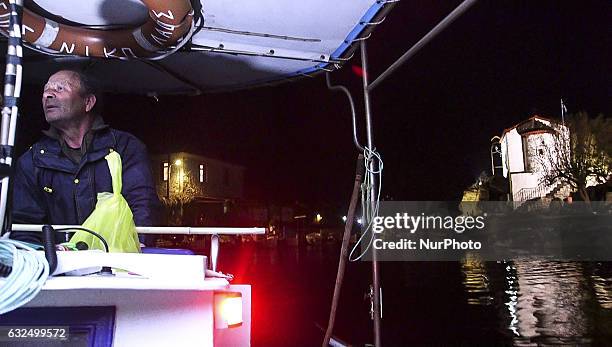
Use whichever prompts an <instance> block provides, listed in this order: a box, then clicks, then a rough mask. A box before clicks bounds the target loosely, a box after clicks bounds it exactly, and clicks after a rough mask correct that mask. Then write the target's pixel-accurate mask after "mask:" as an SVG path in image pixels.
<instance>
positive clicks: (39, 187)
mask: <svg viewBox="0 0 612 347" xmlns="http://www.w3.org/2000/svg"><path fill="white" fill-rule="evenodd" d="M42 106H43V109H44V113H45V119H46V121H47V123H49V125H50V128H49V130H46V131H44V132H43V133H44V136H43V138H42V139H40V140H39V141H38V142H36V143H35V144H34V145H33V146H32V147H31V148H30V149H29V150H28V151H27V152H26V153H25V154H23V155H22V156H21V157H20V158H19V160H18V162H17V165H16V171H15V175H14V188H13V212H12V217H13V223H26V224H70V225H80V224H82V223H83V222H84V221H85V220H86V219H87V217H88V216H89V215H90V214H91V212H92V211H93V210H94V208H95V206H96V201H97V193H100V192H112V181H111V175H110V171H109V167H108V165H107V162H106V160H105V156H106V155H107V154H108V153H109V152H111V151H116V152H117V153H119V155H120V156H121V161H122V167H123V171H122V186H123V187H122V192H121V193H122V195H123V196H124V197H125V199H126V200H127V202H128V205H129V207H130V209H131V210H132V213H133V216H134V222H135V224H136V225H137V226H151V225H154V224H155V222H156V216H157V212H158V208H159V206H160V204H159V200H158V198H157V194H156V191H155V186H154V184H153V178H152V174H151V168H150V164H149V158H148V155H147V150H146V147H145V145H144V144H143V143H142V142H141V141H139V140H138V139H137V138H136V137H134V136H133V135H131V134H128V133H126V132H122V131H119V130H115V129H112V128H110V127H109V126H108V125H106V124H105V123H104V121H103V120H102V117H101V116H100V114H99V110H98V109H99V106H100V102H99V96H98V93H97V90H96V89H95V86H94V84H93V83H92V80H91V78H90V77H89V76H88V75H86V74H85V73H83V72H80V71H76V70H61V71H58V72H57V73H55V74H53V75H52V76H51V77H50V78H49V81H48V82H47V84H46V85H45V87H44V91H43V96H42ZM11 237H12V238H14V239H18V240H22V241H28V242H34V243H40V242H41V241H40V233H36V232H13V233H12V235H11Z"/></svg>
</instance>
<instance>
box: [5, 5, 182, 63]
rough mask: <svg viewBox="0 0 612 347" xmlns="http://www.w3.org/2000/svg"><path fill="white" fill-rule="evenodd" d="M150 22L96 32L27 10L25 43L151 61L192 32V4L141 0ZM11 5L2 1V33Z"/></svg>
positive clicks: (72, 52) (65, 51)
mask: <svg viewBox="0 0 612 347" xmlns="http://www.w3.org/2000/svg"><path fill="white" fill-rule="evenodd" d="M141 1H142V2H143V3H144V4H145V5H146V6H147V8H148V10H149V19H148V20H147V21H146V22H145V23H144V24H143V25H141V26H140V27H136V28H130V29H121V30H94V29H85V28H79V27H74V26H69V25H65V24H60V23H57V22H55V21H53V20H50V19H48V18H44V17H41V16H39V15H38V14H36V13H34V12H32V11H30V10H28V9H26V8H24V9H23V20H22V23H23V28H22V35H23V39H24V40H25V41H26V42H29V43H30V44H32V45H34V46H37V47H39V48H46V49H50V50H52V51H55V52H58V53H61V54H67V55H77V56H83V57H103V58H135V57H151V56H154V55H155V54H156V52H158V51H161V50H164V49H166V48H168V47H169V46H172V45H173V44H175V43H176V42H177V41H178V40H179V39H180V38H181V37H183V35H185V34H186V33H187V32H188V31H189V30H190V28H191V25H192V21H193V9H192V7H191V3H190V2H189V0H172V1H168V0H141ZM9 8H10V7H9V1H8V0H0V30H1V31H3V32H5V33H6V32H7V31H8V26H9V14H10V11H9Z"/></svg>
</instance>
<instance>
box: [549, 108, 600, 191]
mask: <svg viewBox="0 0 612 347" xmlns="http://www.w3.org/2000/svg"><path fill="white" fill-rule="evenodd" d="M565 125H566V127H564V126H562V125H556V126H554V128H555V132H554V133H553V134H552V137H553V141H552V145H548V146H545V147H544V148H543V149H542V151H540V152H539V155H538V157H537V162H538V164H539V169H540V170H541V171H542V178H541V181H542V183H543V184H547V185H549V186H553V185H556V184H557V183H565V184H569V185H570V186H571V187H572V188H573V189H574V190H575V191H578V193H579V194H580V196H581V197H582V199H583V200H584V201H587V202H588V201H590V199H589V195H588V194H587V191H586V188H587V186H588V185H589V184H601V183H605V182H607V181H608V180H609V179H610V177H611V176H612V154H611V152H612V119H608V118H606V117H604V115H601V114H600V115H599V116H598V117H596V118H589V116H588V114H587V113H585V112H580V113H578V114H576V115H573V116H571V117H568V120H567V122H566V123H565Z"/></svg>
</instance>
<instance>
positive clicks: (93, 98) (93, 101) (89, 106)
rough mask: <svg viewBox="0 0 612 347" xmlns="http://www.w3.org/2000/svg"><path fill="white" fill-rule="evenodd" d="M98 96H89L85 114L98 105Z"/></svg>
mask: <svg viewBox="0 0 612 347" xmlns="http://www.w3.org/2000/svg"><path fill="white" fill-rule="evenodd" d="M96 101H97V100H96V96H95V95H93V94H89V95H87V97H86V98H85V112H89V111H91V110H92V109H93V108H94V106H95V105H96Z"/></svg>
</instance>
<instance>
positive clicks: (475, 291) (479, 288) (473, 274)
mask: <svg viewBox="0 0 612 347" xmlns="http://www.w3.org/2000/svg"><path fill="white" fill-rule="evenodd" d="M461 271H462V272H463V275H464V278H463V285H464V287H465V291H466V292H467V293H468V298H467V303H468V305H490V304H491V302H492V301H493V296H491V290H490V288H489V278H488V276H487V269H486V268H485V263H484V262H483V261H481V260H480V259H479V258H477V257H476V256H473V255H470V254H468V255H467V256H466V258H465V259H464V260H463V262H462V263H461Z"/></svg>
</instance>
